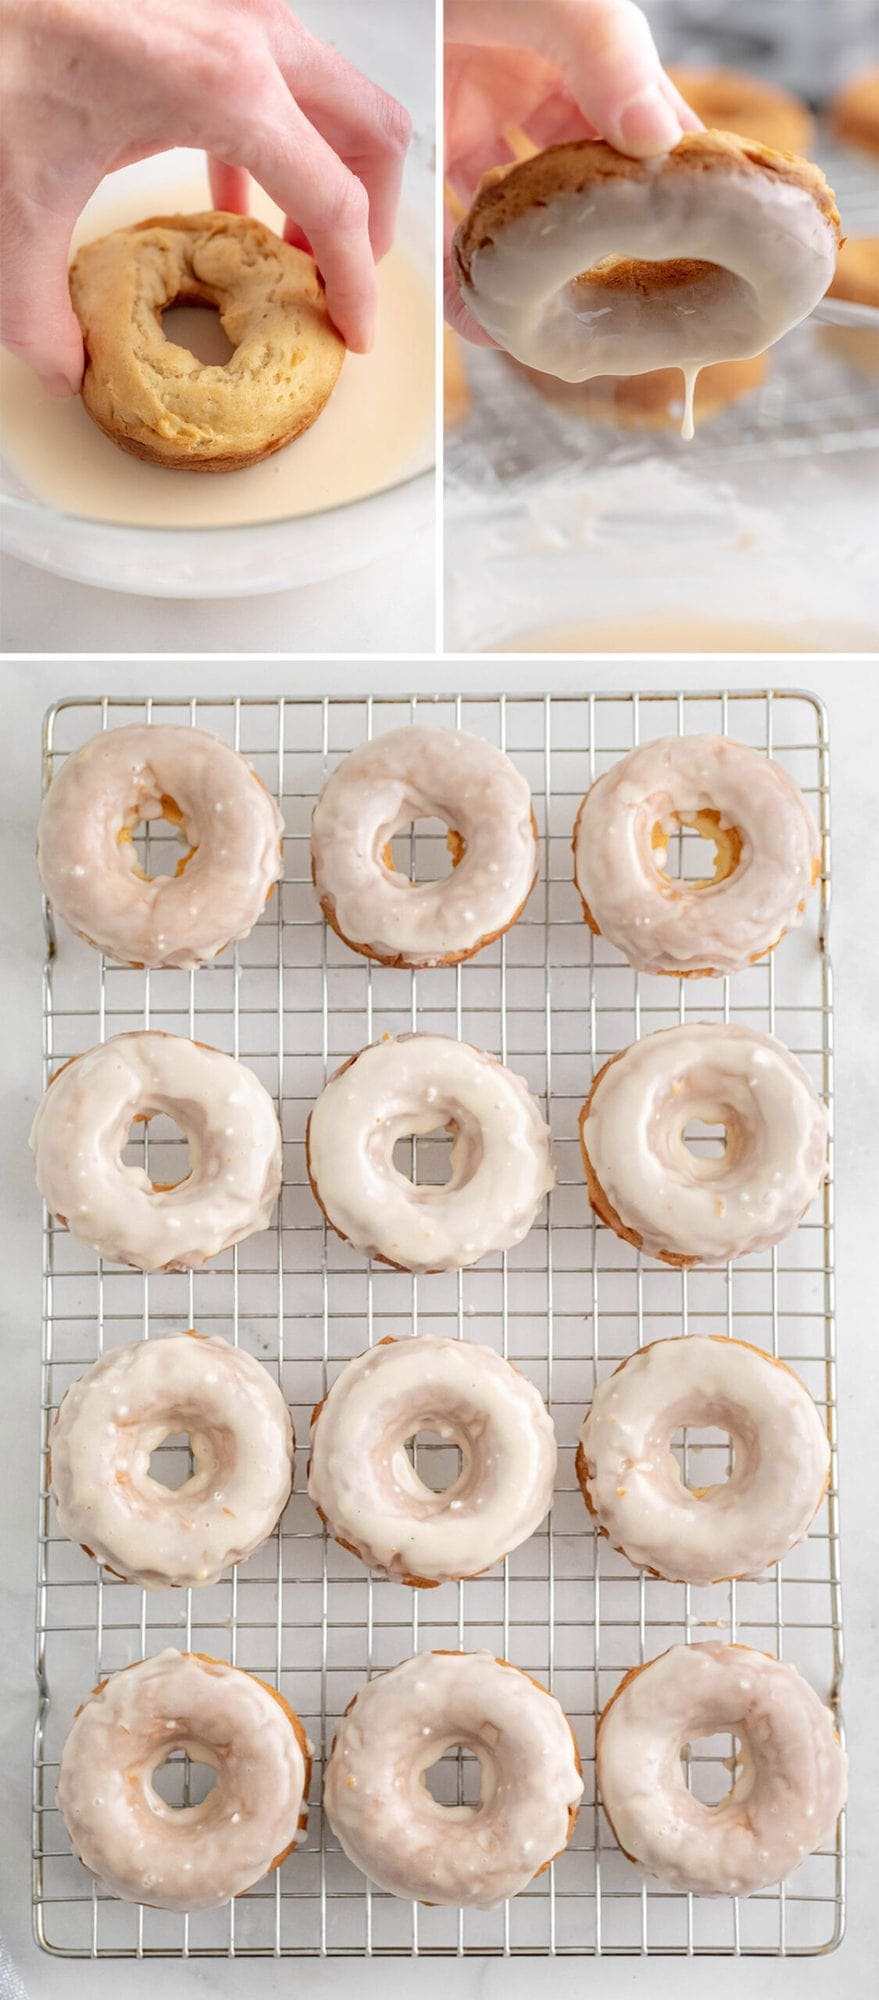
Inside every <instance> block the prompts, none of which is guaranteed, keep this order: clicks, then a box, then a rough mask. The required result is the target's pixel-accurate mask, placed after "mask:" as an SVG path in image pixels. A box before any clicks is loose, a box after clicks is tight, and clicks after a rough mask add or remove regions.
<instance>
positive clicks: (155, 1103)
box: [30, 1029, 281, 1271]
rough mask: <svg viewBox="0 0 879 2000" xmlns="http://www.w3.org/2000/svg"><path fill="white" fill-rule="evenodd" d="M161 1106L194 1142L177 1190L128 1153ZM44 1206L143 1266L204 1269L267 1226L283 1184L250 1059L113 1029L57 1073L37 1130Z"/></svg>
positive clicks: (117, 1256) (266, 1105) (83, 1236)
mask: <svg viewBox="0 0 879 2000" xmlns="http://www.w3.org/2000/svg"><path fill="white" fill-rule="evenodd" d="M158 1112H164V1113H165V1114H166V1116H167V1117H169V1118H173V1119H174V1121H175V1123H176V1124H177V1125H179V1126H180V1129H181V1131H182V1132H183V1135H184V1137H185V1138H186V1139H188V1141H189V1145H190V1160H191V1164H190V1168H189V1172H188V1173H187V1175H186V1176H185V1178H184V1179H183V1180H182V1181H180V1182H179V1183H177V1184H175V1185H172V1186H170V1187H166V1186H160V1185H158V1184H157V1183H155V1182H154V1181H151V1180H150V1179H149V1176H148V1175H147V1173H146V1172H145V1171H144V1169H143V1168H142V1167H134V1166H127V1165H126V1164H125V1162H124V1161H123V1158H122V1152H123V1148H124V1146H125V1143H126V1140H127V1138H128V1133H129V1129H130V1127H131V1125H132V1124H133V1123H136V1122H140V1121H143V1120H148V1119H150V1118H153V1117H155V1116H156V1114H157V1113H158ZM30 1143H31V1148H32V1150H33V1153H34V1156H35V1162H36V1177H37V1186H38V1188H39V1190H40V1193H41V1195H42V1197H43V1200H44V1202H45V1203H46V1207H47V1208H48V1209H49V1211H50V1213H51V1214H52V1215H54V1216H55V1218H56V1220H57V1221H58V1222H61V1223H64V1225H65V1226H66V1228H68V1229H69V1230H70V1233H71V1235H72V1236H75V1237H77V1238H78V1240H79V1241H80V1242H81V1243H88V1244H90V1245H91V1247H92V1249H93V1250H97V1252H98V1255H99V1256H101V1257H106V1258H108V1259H110V1260H111V1261H112V1262H113V1263H116V1264H132V1265H133V1266H134V1268H135V1270H138V1271H189V1270H197V1269H198V1267H199V1265H201V1264H204V1263H206V1262H207V1260H208V1258H209V1257H219V1255H220V1254H221V1252H222V1251H223V1250H228V1249H229V1248H230V1246H231V1245H232V1244H233V1243H241V1242H242V1241H243V1240H244V1238H245V1237H246V1236H253V1235H254V1233H255V1232H256V1231H257V1230H259V1229H267V1228H268V1226H269V1222H270V1220H271V1215H272V1210H273V1208H274V1206H275V1202H276V1201H277V1199H278V1195H279V1193H280V1188H281V1132H280V1127H279V1125H278V1120H277V1116H276V1113H275V1107H274V1105H273V1103H272V1100H271V1098H270V1096H269V1094H268V1091H267V1090H265V1089H264V1088H263V1085H262V1084H261V1083H260V1081H259V1078H258V1077H256V1076H254V1074H253V1071H252V1070H250V1069H247V1068H246V1067H245V1065H244V1063H240V1062H236V1061H235V1059H234V1057H233V1056H227V1055H223V1054H222V1053H221V1051H220V1050H219V1049H211V1048H208V1047H207V1045H206V1043H204V1042H190V1041H187V1040H186V1038H185V1036H183V1035H165V1034H161V1033H160V1032H159V1031H158V1030H156V1029H145V1030H140V1031H136V1032H134V1033H132V1034H125V1035H112V1036H111V1038H110V1040H109V1041H107V1042H101V1043H99V1044H98V1046H97V1048H94V1049H89V1050H87V1052H86V1053H85V1054H84V1055H81V1056H73V1057H71V1059H70V1061H69V1062H67V1063H64V1064H62V1067H61V1068H60V1069H59V1070H56V1071H55V1074H54V1076H53V1077H52V1079H51V1081H50V1083H49V1086H48V1089H47V1091H46V1093H45V1096H44V1097H43V1099H42V1102H41V1103H40V1104H39V1105H38V1107H37V1114H36V1117H35V1119H34V1122H33V1126H32V1128H31V1136H30Z"/></svg>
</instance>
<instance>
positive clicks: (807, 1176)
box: [580, 1021, 827, 1265]
mask: <svg viewBox="0 0 879 2000" xmlns="http://www.w3.org/2000/svg"><path fill="white" fill-rule="evenodd" d="M691 1119H699V1120H701V1121H702V1122H703V1123H704V1124H706V1125H715V1124H716V1125H723V1126H724V1127H725V1129H726V1147H725V1151H724V1152H723V1153H722V1154H721V1155H720V1156H719V1157H714V1156H707V1155H696V1154H695V1153H691V1151H690V1149H689V1147H688V1146H687V1145H686V1144H685V1142H684V1138H683V1134H684V1131H685V1129H686V1127H687V1125H688V1124H689V1122H690V1120H691ZM580 1144H581V1148H582V1153H583V1165H584V1168H585V1173H586V1181H587V1186H588V1189H589V1199H590V1201H591V1203H592V1206H593V1208H594V1209H595V1211H596V1213H597V1214H598V1215H600V1217H601V1220H602V1222H606V1223H607V1224H608V1226H609V1228H611V1229H613V1230H615V1231H616V1234H617V1235H618V1236H622V1237H624V1238H625V1240H626V1242H627V1243H632V1244H634V1246H635V1248H636V1249H638V1250H644V1251H645V1252H646V1253H647V1255H648V1256H651V1257H658V1258H660V1259H661V1260H662V1262H663V1263H665V1264H679V1265H687V1264H707V1265H717V1264H726V1263H727V1262H728V1261H729V1260H730V1258H733V1257H746V1256H749V1255H751V1254H752V1253H753V1252H754V1251H757V1250H766V1249H768V1248H769V1246H770V1245H771V1244H773V1243H778V1242H780V1241H781V1238H782V1237H784V1236H787V1235H789V1234H790V1231H791V1230H792V1229H795V1228H796V1225H797V1223H798V1222H799V1221H800V1219H801V1217H802V1216H803V1215H804V1213H805V1211H806V1209H807V1208H808V1206H809V1203H810V1202H811V1201H813V1200H814V1198H815V1195H816V1194H817V1193H818V1190H819V1188H820V1187H821V1185H822V1183H823V1180H824V1176H825V1172H826V1165H827V1114H826V1112H825V1110H824V1106H823V1105H822V1103H821V1100H820V1098H819V1097H818V1095H817V1093H816V1091H815V1090H814V1088H813V1085H812V1083H811V1082H810V1080H809V1077H808V1076H807V1074H806V1071H805V1070H804V1069H803V1067H802V1064H801V1063H799V1062H798V1061H797V1059H796V1056H793V1055H791V1052H790V1050H789V1049H786V1048H785V1046H784V1043H783V1042H779V1041H777V1040H776V1039H775V1037H774V1035H762V1034H758V1033H757V1032H756V1030H753V1029H751V1028H742V1027H735V1026H732V1025H731V1024H729V1023H719V1022H718V1023H713V1022H705V1021H696V1022H693V1023H692V1024H688V1025H687V1026H685V1027H679V1028H660V1029H658V1030H657V1031H656V1033H655V1034H652V1035H645V1036H644V1038H643V1040H642V1041H640V1042H633V1043H632V1045H631V1047H630V1048H628V1049H624V1050H623V1051H622V1053H621V1054H620V1055H618V1056H612V1057H611V1059H610V1061H609V1062H607V1063H605V1064H604V1067H603V1068H602V1069H600V1070H599V1072H598V1075H597V1076H596V1078H595V1080H594V1082H593V1085H592V1089H591V1091H590V1093H589V1096H588V1098H587V1100H586V1103H585V1104H584V1106H583V1109H582V1111H581V1113H580Z"/></svg>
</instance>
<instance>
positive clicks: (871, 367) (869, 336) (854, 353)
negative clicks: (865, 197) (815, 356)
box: [821, 236, 879, 375]
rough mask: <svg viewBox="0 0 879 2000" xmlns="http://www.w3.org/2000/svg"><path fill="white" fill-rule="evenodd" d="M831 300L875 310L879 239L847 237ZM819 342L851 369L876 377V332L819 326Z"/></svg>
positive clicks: (878, 292)
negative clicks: (840, 300)
mask: <svg viewBox="0 0 879 2000" xmlns="http://www.w3.org/2000/svg"><path fill="white" fill-rule="evenodd" d="M830 296H831V298H834V299H848V300H850V301H852V302H853V303H855V304H859V305H865V306H876V307H879V236H849V237H847V238H846V241H845V243H844V244H843V246H842V249H841V250H840V253H839V261H838V263H837V266H836V277H835V278H834V280H833V283H832V285H831V287H830ZM821 340H822V342H823V345H824V346H825V347H829V348H832V349H833V350H834V351H835V352H836V353H837V354H839V355H841V357H842V359H843V360H844V361H848V362H850V363H851V365H852V367H853V368H861V369H863V372H864V374H865V375H879V330H876V331H874V330H873V329H871V328H870V327H859V326H823V327H822V328H821Z"/></svg>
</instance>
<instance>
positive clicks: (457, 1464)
mask: <svg viewBox="0 0 879 2000" xmlns="http://www.w3.org/2000/svg"><path fill="white" fill-rule="evenodd" d="M405 1449H406V1455H407V1457H408V1459H409V1462H410V1464H411V1466H412V1470H413V1472H414V1473H415V1475H416V1477H417V1478H418V1479H420V1481H421V1484H422V1486H426V1487H428V1489H429V1490H430V1492H431V1493H448V1492H449V1490H450V1488H451V1487H453V1486H457V1484H458V1481H459V1479H460V1478H461V1477H462V1474H463V1471H464V1453H463V1451H462V1450H461V1447H460V1445H459V1444H457V1443H456V1441H455V1439H454V1438H453V1437H451V1436H450V1435H449V1433H448V1431H446V1432H445V1433H444V1432H443V1431H442V1430H441V1429H440V1428H439V1427H438V1426H437V1427H436V1428H433V1427H432V1426H426V1427H425V1428H423V1429H422V1430H419V1431H415V1432H414V1434H413V1436H412V1437H409V1438H407V1439H406V1441H405Z"/></svg>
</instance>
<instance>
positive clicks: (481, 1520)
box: [308, 1334, 557, 1585]
mask: <svg viewBox="0 0 879 2000" xmlns="http://www.w3.org/2000/svg"><path fill="white" fill-rule="evenodd" d="M312 1423H313V1426H314V1428H313V1435H312V1445H311V1461H310V1464H309V1467H308V1491H309V1494H310V1496H311V1499H312V1500H313V1501H314V1504H315V1506H316V1508H317V1511H318V1513H319V1514H320V1516H321V1519H322V1520H323V1521H325V1522H326V1525H327V1527H328V1528H329V1531H330V1534H331V1535H333V1536H334V1537H335V1540H336V1541H337V1542H341V1544H342V1546H343V1548H346V1549H350V1550H351V1551H352V1553H353V1554H354V1555H357V1556H360V1558H361V1561H363V1562H365V1563H367V1564H368V1565H369V1567H370V1569H373V1570H379V1571H380V1572H381V1573H382V1574H383V1575H385V1576H389V1577H391V1578H392V1579H393V1581H394V1582H395V1583H407V1584H415V1585H430V1584H437V1583H446V1582H448V1581H449V1580H450V1579H453V1578H454V1579H460V1578H461V1577H468V1576H478V1575H479V1574H480V1573H481V1571H483V1570H486V1569H492V1568H493V1567H494V1565H495V1563H498V1562H500V1561H501V1560H502V1558H503V1557H504V1556H506V1555H509V1554H510V1551H511V1550H512V1549H517V1548H518V1547H519V1545H520V1543H521V1542H525V1541H527V1540H528V1537H529V1535H533V1534H534V1533H535V1532H536V1530H537V1529H538V1528H539V1526H540V1523H541V1521H543V1520H545V1518H546V1515H547V1514H548V1513H549V1509H550V1507H551V1505H552V1489H553V1483H554V1480H555V1470H556V1458H557V1452H556V1441H555V1431H554V1429H553V1424H552V1419H551V1417H550V1415H549V1412H548V1410H547V1408H546V1405H545V1403H544V1402H543V1399H542V1397H541V1396H540V1395H538V1392H537V1390H536V1389H535V1388H534V1386H533V1383H531V1382H529V1381H528V1380H527V1377H526V1376H524V1375H522V1374H520V1372H519V1370H518V1368H514V1367H513V1366H512V1364H511V1363H510V1362H509V1361H505V1360H504V1358H503V1356H502V1355H500V1354H496V1353H495V1351H494V1349H493V1348H491V1347H477V1346H476V1345H475V1344H473V1343H472V1342H470V1341H465V1340H436V1339H432V1338H431V1336H430V1335H429V1334H421V1335H419V1336H418V1337H417V1338H415V1339H405V1340H394V1339H392V1338H391V1337H388V1339H386V1340H383V1341H380V1342H379V1344H378V1346H377V1347H372V1348H368V1349H367V1351H366V1353H365V1354H358V1355H357V1356H356V1357H355V1359H354V1360H353V1361H349V1362H348V1363H347V1366H346V1367H345V1368H343V1370H342V1373H341V1375H339V1376H338V1377H337V1379H336V1381H335V1382H334V1383H333V1386H332V1388H331V1389H330V1391H329V1394H328V1395H327V1396H326V1397H325V1399H324V1401H323V1402H322V1403H318V1406H317V1408H316V1410H315V1412H314V1416H313V1418H312ZM425 1430H426V1431H435V1432H437V1434H438V1435H439V1436H440V1437H441V1438H442V1439H443V1440H444V1441H445V1442H448V1443H450V1444H455V1445H457V1446H458V1448H459V1450H460V1452H461V1457H462V1465H461V1471H460V1473H459V1475H458V1477H457V1479H455V1480H454V1482H453V1484H452V1485H451V1486H449V1487H448V1488H447V1489H446V1490H445V1492H442V1493H434V1492H432V1490H431V1488H430V1487H429V1486H426V1485H425V1484H424V1482H423V1480H421V1479H420V1478H419V1476H418V1473H417V1472H416V1470H415V1467H414V1466H413V1465H412V1464H411V1463H410V1460H409V1457H408V1454H407V1451H406V1445H407V1442H408V1440H409V1439H410V1438H413V1437H414V1436H415V1435H416V1433H417V1432H418V1431H425Z"/></svg>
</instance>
